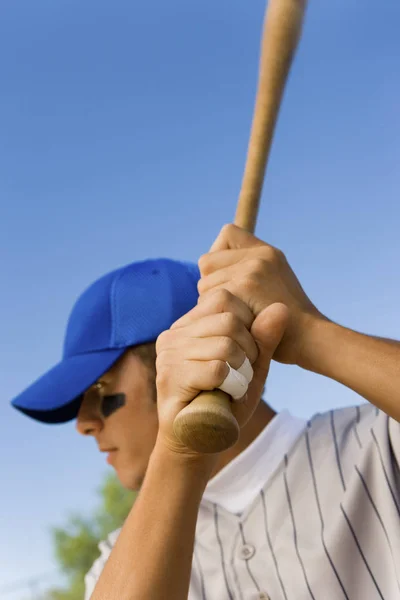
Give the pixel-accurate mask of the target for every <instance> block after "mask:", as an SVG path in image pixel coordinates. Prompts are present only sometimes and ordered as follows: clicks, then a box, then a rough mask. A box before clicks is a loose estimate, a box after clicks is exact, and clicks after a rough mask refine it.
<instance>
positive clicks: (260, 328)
mask: <svg viewBox="0 0 400 600" xmlns="http://www.w3.org/2000/svg"><path fill="white" fill-rule="evenodd" d="M288 321H289V310H288V308H287V306H285V305H284V304H281V303H275V304H271V305H270V306H268V307H267V308H265V309H264V310H263V311H261V313H260V314H259V315H258V317H257V318H256V319H255V321H254V323H253V326H252V328H251V333H252V336H253V338H254V340H255V341H256V343H257V346H258V352H259V354H258V358H257V360H256V362H255V363H254V365H253V367H254V376H253V381H252V383H251V386H250V388H249V392H250V391H251V393H252V395H255V396H256V397H261V394H262V391H263V388H264V385H265V381H266V379H267V376H268V372H269V367H270V363H271V360H272V357H273V355H274V353H275V350H276V348H277V347H278V345H279V343H280V342H281V340H282V338H283V335H284V333H285V329H286V326H287V324H288Z"/></svg>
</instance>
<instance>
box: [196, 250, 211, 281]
mask: <svg viewBox="0 0 400 600" xmlns="http://www.w3.org/2000/svg"><path fill="white" fill-rule="evenodd" d="M210 263H211V256H210V254H202V255H201V256H200V258H199V260H198V262H197V264H198V267H199V269H200V273H201V275H202V276H204V275H207V274H208V272H209V270H210Z"/></svg>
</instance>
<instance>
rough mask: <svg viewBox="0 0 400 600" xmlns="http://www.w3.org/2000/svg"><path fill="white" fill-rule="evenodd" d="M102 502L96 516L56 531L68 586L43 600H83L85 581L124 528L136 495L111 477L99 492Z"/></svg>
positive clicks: (58, 554) (79, 517)
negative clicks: (102, 545) (103, 546)
mask: <svg viewBox="0 0 400 600" xmlns="http://www.w3.org/2000/svg"><path fill="white" fill-rule="evenodd" d="M99 498H100V502H99V505H98V508H97V509H96V510H95V511H94V514H93V515H92V516H82V515H72V516H71V517H70V518H69V519H68V521H67V523H66V524H65V525H64V527H57V528H54V529H53V531H52V536H53V543H54V551H55V555H56V558H57V561H58V563H59V565H60V570H61V572H62V573H63V575H64V576H65V579H66V586H65V587H64V588H63V589H52V590H49V592H48V593H47V594H46V595H45V597H44V599H43V600H83V598H84V577H85V575H86V573H87V572H88V571H89V569H90V568H91V566H92V565H93V563H94V561H95V560H96V558H97V557H98V556H99V549H98V544H99V542H100V541H101V540H104V539H105V538H107V536H108V535H109V534H110V533H111V532H112V531H115V530H116V529H118V528H120V527H121V526H122V524H123V522H124V520H125V519H126V517H127V516H128V513H129V511H130V509H131V507H132V504H133V502H134V500H135V494H134V493H133V492H128V491H126V490H124V489H123V488H122V487H121V485H120V483H119V482H118V480H117V479H116V477H115V476H114V475H109V476H107V478H106V479H105V481H104V483H103V485H102V486H101V488H100V489H99Z"/></svg>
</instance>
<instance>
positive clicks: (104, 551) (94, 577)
mask: <svg viewBox="0 0 400 600" xmlns="http://www.w3.org/2000/svg"><path fill="white" fill-rule="evenodd" d="M120 531H121V530H120V529H118V530H117V531H113V532H112V533H110V535H109V536H108V538H107V539H106V540H104V541H102V542H100V544H99V550H100V556H99V558H97V559H96V560H95V562H94V563H93V566H92V568H91V569H90V571H88V573H87V574H86V576H85V600H90V598H91V597H92V594H93V592H94V588H95V587H96V584H97V582H98V580H99V578H100V575H101V574H102V572H103V569H104V566H105V564H106V562H107V560H108V557H109V556H110V554H111V550H112V549H113V547H114V544H115V542H116V541H117V539H118V535H119V533H120Z"/></svg>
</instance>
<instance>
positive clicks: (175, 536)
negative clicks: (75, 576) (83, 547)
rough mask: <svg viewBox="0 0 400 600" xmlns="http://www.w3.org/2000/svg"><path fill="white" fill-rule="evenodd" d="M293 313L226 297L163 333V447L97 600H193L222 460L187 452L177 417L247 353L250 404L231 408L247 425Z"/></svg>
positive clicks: (159, 394) (159, 356) (160, 397)
mask: <svg viewBox="0 0 400 600" xmlns="http://www.w3.org/2000/svg"><path fill="white" fill-rule="evenodd" d="M287 316H288V315H287V310H286V309H285V307H282V306H279V305H277V306H270V307H268V308H267V309H266V310H264V311H263V312H262V313H261V314H260V315H259V316H258V317H257V318H256V319H254V318H253V315H252V314H251V312H250V311H249V309H248V308H247V307H246V305H245V304H243V303H242V302H241V301H240V300H239V299H237V298H235V297H233V296H232V295H231V294H228V293H226V292H223V293H219V294H215V295H214V297H213V298H212V299H211V300H210V302H206V303H202V304H201V306H200V305H197V306H196V307H194V308H193V309H192V311H190V312H189V313H188V314H187V315H185V316H184V317H183V318H182V319H180V321H178V322H177V323H175V324H174V326H173V327H172V328H171V329H170V330H168V331H166V332H164V333H162V334H161V336H159V338H158V340H157V364H156V370H157V411H158V425H159V428H158V437H157V442H156V445H155V448H154V450H153V453H152V455H151V458H150V461H149V466H148V469H147V473H146V476H145V479H144V483H143V486H142V489H141V491H140V493H139V496H138V498H137V499H136V501H135V504H134V506H133V508H132V510H131V512H130V514H129V516H128V518H127V520H126V522H125V525H124V527H123V528H122V531H121V533H120V535H119V538H118V540H117V542H116V544H115V546H114V548H113V550H112V552H111V555H110V557H109V559H108V561H107V563H106V566H105V568H104V570H103V573H102V575H101V577H100V579H99V582H98V584H97V586H96V588H95V591H94V593H93V596H92V600H165V599H168V600H170V599H171V600H186V599H187V596H188V591H189V584H190V575H191V566H192V556H193V546H194V537H195V530H196V522H197V514H198V509H199V505H200V501H201V498H202V495H203V492H204V489H205V487H206V485H207V482H208V480H209V478H210V477H211V475H212V473H213V470H214V468H215V466H216V464H217V461H218V456H219V455H218V454H200V453H194V452H193V451H191V450H190V449H189V448H187V447H185V446H184V444H183V443H182V442H181V441H180V440H179V439H178V438H177V437H176V435H175V431H174V427H173V424H174V421H175V418H176V416H177V414H178V413H179V412H180V411H181V410H182V409H183V408H184V407H185V406H186V405H187V404H188V403H189V402H191V401H192V400H193V398H195V397H196V396H197V395H198V393H199V392H200V391H201V390H203V389H205V390H212V389H216V388H218V387H219V386H220V385H221V384H222V382H223V381H224V380H225V378H226V376H227V375H228V372H229V367H228V365H227V363H229V364H230V365H231V366H232V368H234V369H239V368H240V366H241V365H242V364H243V362H244V359H245V357H246V356H247V357H248V358H249V360H250V361H251V363H252V366H253V371H254V376H253V379H252V381H251V383H250V384H249V387H248V391H247V394H246V396H245V397H244V398H243V399H245V400H246V401H243V402H238V403H233V404H232V412H233V413H234V416H235V418H236V419H237V421H238V424H239V426H240V427H244V425H245V424H246V423H247V422H248V421H249V419H250V418H251V416H252V414H253V413H254V411H255V409H256V407H257V405H258V403H259V401H260V396H261V391H262V389H263V387H264V384H265V380H266V377H267V374H268V367H269V363H270V360H271V358H272V355H273V353H274V351H275V349H276V347H277V345H278V344H279V342H280V340H281V339H282V336H283V333H284V329H285V326H286V323H287ZM249 328H251V332H250V331H249Z"/></svg>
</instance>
